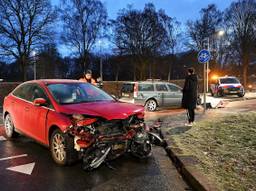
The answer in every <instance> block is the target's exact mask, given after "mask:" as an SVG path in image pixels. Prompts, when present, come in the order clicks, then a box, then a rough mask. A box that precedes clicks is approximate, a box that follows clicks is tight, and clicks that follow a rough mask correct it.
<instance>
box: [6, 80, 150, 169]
mask: <svg viewBox="0 0 256 191" xmlns="http://www.w3.org/2000/svg"><path fill="white" fill-rule="evenodd" d="M3 117H4V125H5V131H6V135H7V137H8V138H13V137H15V136H16V135H17V132H19V133H22V134H24V135H26V136H28V137H31V138H33V139H35V140H36V141H38V142H40V143H42V144H44V145H46V146H48V147H49V148H50V150H51V153H52V157H53V159H54V161H55V162H56V163H58V164H60V165H66V164H70V163H72V162H74V161H75V160H77V159H78V158H79V157H80V158H81V157H83V161H84V163H85V166H86V167H84V168H87V169H89V168H96V167H98V166H99V165H100V164H101V163H102V162H103V159H104V160H105V159H106V158H107V156H108V157H109V158H111V157H112V158H115V157H117V156H119V155H120V154H121V153H123V152H125V151H128V150H129V151H132V153H133V154H135V155H139V156H143V157H145V156H149V154H150V152H151V144H150V142H149V139H148V133H145V132H146V131H145V125H144V123H143V118H144V108H143V107H142V106H136V105H133V104H127V103H122V102H118V101H117V100H115V99H114V98H113V97H112V96H110V95H108V94H107V93H105V92H104V91H103V90H101V89H99V88H97V87H95V86H93V85H91V84H88V83H83V82H79V81H76V80H35V81H29V82H25V83H23V84H21V85H19V86H18V87H17V88H15V89H14V90H13V91H12V92H11V93H10V94H9V95H8V96H7V97H5V100H4V105H3ZM128 145H129V146H128ZM128 147H129V148H128ZM106 153H107V154H106ZM110 153H111V157H110ZM88 165H89V166H88Z"/></svg>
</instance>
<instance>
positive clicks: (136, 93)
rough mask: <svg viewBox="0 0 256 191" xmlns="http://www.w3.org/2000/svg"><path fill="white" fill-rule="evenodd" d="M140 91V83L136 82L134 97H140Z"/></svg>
mask: <svg viewBox="0 0 256 191" xmlns="http://www.w3.org/2000/svg"><path fill="white" fill-rule="evenodd" d="M138 91H139V85H138V83H137V82H136V83H135V84H134V91H133V97H135V98H136V97H138Z"/></svg>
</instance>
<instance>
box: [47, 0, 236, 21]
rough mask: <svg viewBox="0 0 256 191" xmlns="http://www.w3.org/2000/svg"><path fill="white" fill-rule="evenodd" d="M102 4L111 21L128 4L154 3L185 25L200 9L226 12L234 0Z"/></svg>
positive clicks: (106, 1)
mask: <svg viewBox="0 0 256 191" xmlns="http://www.w3.org/2000/svg"><path fill="white" fill-rule="evenodd" d="M52 2H53V4H54V5H57V4H58V2H59V0H52ZM102 2H104V4H105V5H106V7H107V10H108V15H109V17H110V18H111V19H113V18H116V14H117V12H118V10H120V9H122V8H125V7H126V6H127V5H128V4H132V5H133V6H134V7H135V8H138V9H142V8H143V7H144V5H145V3H149V2H152V3H154V5H155V6H156V8H157V9H164V10H165V11H166V12H167V13H168V15H170V16H172V17H176V18H177V20H179V21H180V22H183V23H185V22H186V21H187V20H188V19H195V18H197V17H198V16H199V11H200V9H201V8H203V7H206V6H207V5H208V4H210V3H215V4H216V5H217V6H218V7H219V8H220V9H221V10H224V9H225V8H226V7H228V6H229V5H230V3H231V2H232V0H151V1H149V0H103V1H102Z"/></svg>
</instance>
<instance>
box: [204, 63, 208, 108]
mask: <svg viewBox="0 0 256 191" xmlns="http://www.w3.org/2000/svg"><path fill="white" fill-rule="evenodd" d="M206 66H207V64H206V63H204V113H205V112H206V86H207V84H206V76H207V75H206V72H207V71H206Z"/></svg>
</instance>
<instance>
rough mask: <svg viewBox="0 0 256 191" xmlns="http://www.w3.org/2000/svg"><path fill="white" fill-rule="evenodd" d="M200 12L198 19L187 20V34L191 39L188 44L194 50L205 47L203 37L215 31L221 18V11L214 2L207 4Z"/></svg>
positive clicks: (219, 24)
mask: <svg viewBox="0 0 256 191" xmlns="http://www.w3.org/2000/svg"><path fill="white" fill-rule="evenodd" d="M200 13H201V17H200V18H199V19H198V20H196V21H188V22H187V28H188V35H189V37H190V39H191V42H190V43H189V46H190V47H191V48H192V49H194V50H200V49H202V48H205V39H206V38H208V37H211V36H212V35H213V34H214V33H215V32H216V31H217V29H218V28H219V27H220V26H221V24H222V20H223V13H222V12H221V11H219V10H218V8H217V6H216V5H215V4H210V5H208V7H207V8H203V9H202V10H201V11H200ZM210 40H214V39H210Z"/></svg>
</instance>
